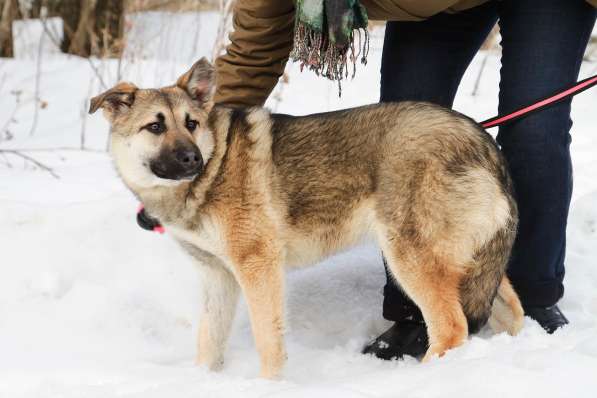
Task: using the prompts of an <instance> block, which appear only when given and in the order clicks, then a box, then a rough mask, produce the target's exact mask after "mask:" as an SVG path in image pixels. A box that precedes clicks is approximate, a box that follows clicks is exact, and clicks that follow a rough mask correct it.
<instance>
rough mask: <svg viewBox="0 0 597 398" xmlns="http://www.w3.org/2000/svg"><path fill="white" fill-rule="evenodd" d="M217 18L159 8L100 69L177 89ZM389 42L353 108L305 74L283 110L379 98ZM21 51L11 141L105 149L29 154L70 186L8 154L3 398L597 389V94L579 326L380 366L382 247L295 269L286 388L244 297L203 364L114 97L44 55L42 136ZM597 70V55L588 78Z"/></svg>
mask: <svg viewBox="0 0 597 398" xmlns="http://www.w3.org/2000/svg"><path fill="white" fill-rule="evenodd" d="M197 21H203V23H199V25H200V26H201V29H198V28H197V24H198V22H197ZM160 24H161V25H160ZM168 24H170V25H168ZM213 24H214V22H213V18H204V19H201V18H199V17H198V16H197V15H187V16H176V15H168V14H149V15H141V16H139V17H137V19H135V20H134V23H133V26H132V30H131V45H130V50H129V52H130V53H129V55H128V56H127V57H125V59H124V61H123V63H122V64H121V65H120V69H119V67H118V65H117V63H115V62H110V63H106V62H100V61H97V60H92V62H94V64H93V65H94V68H95V69H97V70H99V71H100V73H101V75H102V79H103V80H105V82H106V84H113V83H114V82H115V79H116V78H117V76H118V74H119V73H120V74H121V75H122V76H123V78H124V79H128V80H132V81H134V82H136V83H138V84H139V85H145V86H151V85H154V84H166V83H169V82H173V81H174V79H175V77H176V76H177V75H178V74H180V73H182V72H184V70H185V68H186V67H188V65H189V64H190V63H191V61H192V60H193V59H194V58H196V57H199V56H201V55H209V54H210V52H211V40H213V39H212V38H213V31H214V25H213ZM157 25H159V26H170V27H171V28H169V29H164V30H163V31H160V30H156V29H155V26H157ZM152 29H153V30H152ZM382 37H383V36H382V32H381V31H376V32H375V34H374V37H373V41H372V51H371V55H370V61H369V65H368V66H367V67H362V66H360V67H359V69H358V72H357V78H356V79H355V81H353V82H350V83H345V84H344V86H343V96H342V98H341V99H338V98H337V96H336V88H335V85H334V84H332V83H329V82H326V81H323V80H321V79H318V78H316V77H315V76H314V75H312V74H311V73H303V74H300V73H299V71H298V68H297V67H296V66H295V65H291V66H290V67H289V68H288V72H289V82H290V84H288V85H285V86H284V87H278V88H277V89H276V91H275V93H276V96H277V98H278V99H277V100H276V99H272V100H271V101H270V102H269V103H268V104H269V106H270V107H272V108H273V109H276V110H277V111H280V112H287V113H294V114H305V113H310V112H319V111H324V110H330V109H337V108H342V107H349V106H354V105H360V104H365V103H371V102H375V101H376V100H377V97H378V90H379V83H378V80H379V74H378V71H379V64H380V62H379V61H380V60H379V58H380V53H381V38H382ZM195 38H198V39H197V40H196V41H195ZM182 40H187V41H186V42H185V41H182ZM168 43H171V44H168ZM177 43H178V44H177ZM180 43H187V44H188V47H184V48H182V47H180ZM25 44H26V43H25ZM25 44H23V46H22V47H23V48H24V49H26V48H31V51H33V52H34V53H35V51H36V50H35V47H31V46H29V47H27V46H26V45H25ZM189 49H192V51H191V50H189ZM185 51H186V52H185ZM21 54H24V55H23V56H22V58H21V59H18V60H10V61H9V60H6V59H0V129H2V130H0V134H2V135H0V148H3V149H9V148H29V149H36V148H37V149H40V148H79V147H80V146H81V143H82V141H83V142H84V146H85V148H88V149H92V150H93V151H85V152H82V151H73V150H66V149H64V150H55V151H28V152H25V153H26V154H27V155H30V156H32V157H34V158H35V159H37V160H38V161H41V162H43V163H44V164H46V165H48V166H50V167H52V168H53V170H54V172H55V173H56V174H58V175H59V176H60V178H59V179H55V178H53V177H52V176H50V175H49V173H47V172H45V171H42V170H40V169H38V168H34V167H32V165H31V164H30V163H29V162H25V161H24V160H23V159H21V158H18V157H15V156H12V155H2V154H0V271H1V273H0V397H2V398H4V397H6V398H16V397H43V398H52V397H101V398H106V397H127V398H129V397H144V398H150V397H274V396H282V397H333V396H338V397H345V398H352V397H450V396H456V395H458V396H459V397H475V398H477V397H479V396H482V397H523V396H527V397H531V396H542V397H561V396H574V397H594V396H595V394H596V391H597V377H596V376H597V288H596V287H597V178H596V177H597V174H596V171H595V170H597V132H596V131H595V124H596V122H597V117H596V116H595V109H596V108H595V105H596V104H597V101H596V100H597V90H593V91H589V92H585V93H583V94H581V95H580V96H579V97H577V98H576V99H575V100H574V107H573V113H574V114H573V118H574V121H575V124H574V127H573V131H572V136H573V138H574V139H573V144H572V151H573V156H574V166H575V175H576V177H575V178H576V180H575V194H574V203H573V207H572V212H571V219H570V225H569V241H570V242H569V251H568V261H567V264H568V266H567V267H568V268H567V269H568V271H567V276H566V296H565V297H564V299H563V300H562V301H561V307H562V309H563V310H564V312H565V313H566V315H567V316H568V317H569V318H570V320H571V325H570V326H569V327H567V328H565V329H563V330H560V331H558V332H556V333H555V334H554V335H552V336H548V335H546V334H545V333H544V332H543V331H542V330H541V329H540V328H539V326H538V325H537V324H536V323H534V322H533V321H531V320H529V319H527V320H526V322H525V327H524V330H523V331H522V333H521V334H520V335H519V336H517V337H509V336H507V335H503V334H500V335H493V334H492V333H491V332H490V331H489V330H487V329H486V330H483V331H482V332H481V333H480V334H479V335H477V336H473V337H471V338H470V341H469V342H468V343H467V344H465V345H464V346H462V347H460V348H458V349H455V350H453V351H451V352H449V353H448V354H447V355H446V356H445V357H444V358H441V359H439V360H435V361H432V362H431V363H428V364H420V363H418V362H416V361H415V360H413V359H407V360H404V361H394V362H384V361H380V360H377V359H375V358H372V357H367V356H363V355H361V354H360V353H359V351H360V349H361V347H362V346H363V344H364V343H365V342H366V341H367V340H368V339H369V338H371V337H373V336H375V335H377V334H379V333H380V332H382V331H383V330H385V328H386V327H387V326H388V323H387V322H386V321H384V320H383V319H382V317H381V300H382V286H383V284H384V274H383V268H382V266H381V262H380V256H379V251H378V250H377V249H376V248H375V247H374V246H372V245H364V246H362V247H359V248H356V249H354V250H352V251H350V252H348V253H343V254H341V255H338V256H336V257H334V258H332V259H329V260H328V261H325V262H324V263H322V264H320V265H318V266H316V267H314V268H310V269H305V270H301V271H294V272H292V273H290V274H289V275H288V278H287V279H288V302H287V308H288V333H287V344H288V352H289V361H288V365H287V367H286V370H285V373H284V378H283V380H282V381H267V380H262V379H259V378H257V374H258V358H257V354H256V352H255V349H254V345H253V341H252V336H251V332H250V327H249V322H248V316H247V311H246V307H245V305H244V304H241V305H240V306H239V310H238V314H237V319H236V322H235V325H234V329H233V333H232V337H231V340H230V344H229V348H228V352H227V355H226V361H227V362H226V365H225V367H224V369H223V370H222V371H221V372H220V373H211V372H209V371H207V370H206V369H202V368H198V367H195V366H194V365H193V358H194V353H195V332H196V328H197V324H198V308H199V297H200V291H199V289H200V288H199V283H198V280H197V279H198V276H197V274H196V272H195V270H194V268H193V265H192V264H191V262H190V261H189V259H188V258H186V257H185V255H184V254H183V253H182V252H181V250H180V249H179V247H178V246H177V245H176V244H175V243H174V242H173V241H172V240H171V239H170V238H169V237H168V236H167V235H166V236H160V235H157V234H153V233H149V232H146V231H143V230H141V229H140V228H138V227H137V225H136V223H135V209H136V206H137V203H136V202H135V200H134V198H133V197H132V195H131V194H130V193H129V192H127V190H126V189H125V188H124V186H123V185H122V183H121V182H120V181H119V180H118V178H117V176H116V173H115V171H114V169H113V168H112V165H111V163H110V159H109V157H108V155H107V154H106V153H105V152H103V150H104V149H105V147H106V140H107V125H106V123H105V121H104V120H103V119H102V117H101V116H100V115H95V116H92V117H89V116H86V114H85V111H86V106H87V103H86V102H87V99H88V98H89V96H90V95H94V94H97V93H98V92H99V91H100V83H99V79H97V78H96V75H95V72H94V71H93V68H91V67H90V63H89V61H88V60H83V59H77V58H72V57H71V58H68V57H64V56H61V55H58V54H55V53H52V52H51V51H44V52H43V59H42V62H41V63H40V65H41V72H42V73H41V74H40V75H39V76H40V80H39V85H40V90H39V97H40V100H41V101H43V102H44V103H45V104H46V106H45V107H44V109H40V110H39V114H38V117H37V122H36V127H35V129H33V133H32V134H31V131H32V125H33V124H34V117H33V115H34V112H33V108H34V98H35V84H36V75H37V73H36V70H37V62H36V60H35V59H34V58H35V57H34V56H31V54H30V52H29V53H28V52H27V51H22V52H21ZM27 54H29V55H27ZM156 55H159V56H160V58H163V59H161V60H159V61H158V60H157V59H156ZM486 56H487V63H486V67H485V71H484V73H483V76H482V79H481V82H480V86H479V88H478V92H477V95H476V96H472V95H471V93H472V91H473V86H474V82H475V79H476V77H477V74H478V71H479V68H480V65H481V64H482V61H483V58H484V57H486ZM596 68H597V62H594V61H593V62H591V61H590V60H589V61H587V62H585V64H584V65H583V69H582V72H581V77H584V76H587V75H589V74H591V73H595V69H596ZM118 70H120V72H118ZM498 70H499V54H497V53H481V54H479V55H478V56H477V58H476V59H475V60H474V62H473V64H472V65H471V67H470V70H469V72H468V73H467V75H466V77H465V79H464V82H463V84H462V87H461V90H460V92H459V95H458V99H457V101H456V108H457V109H458V110H460V111H462V112H464V113H466V114H469V115H471V116H472V117H474V118H476V119H477V120H481V119H484V118H488V117H490V116H493V115H494V113H495V110H496V108H497V106H496V100H497V81H498ZM15 91H20V94H15ZM11 92H12V93H11ZM16 97H19V101H20V103H19V104H16V102H15V99H16ZM15 107H16V111H15ZM6 131H10V135H11V136H12V137H13V138H12V139H10V140H7V139H6ZM82 137H84V138H82Z"/></svg>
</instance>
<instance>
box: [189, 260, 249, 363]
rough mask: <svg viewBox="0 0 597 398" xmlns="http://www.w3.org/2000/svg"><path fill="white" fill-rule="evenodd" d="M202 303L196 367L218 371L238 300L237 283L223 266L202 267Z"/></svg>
mask: <svg viewBox="0 0 597 398" xmlns="http://www.w3.org/2000/svg"><path fill="white" fill-rule="evenodd" d="M201 273H202V275H201V277H202V285H203V303H202V309H201V318H200V320H199V336H198V337H199V338H198V350H197V364H199V365H206V366H207V367H208V368H209V369H211V370H219V369H220V368H221V367H222V365H223V363H224V351H225V349H226V342H227V340H228V336H229V335H230V328H231V326H232V321H233V319H234V313H235V310H236V303H237V301H238V292H239V289H238V283H237V282H236V279H235V278H234V276H233V275H232V273H230V272H229V271H228V270H227V269H226V268H225V266H224V264H223V263H220V262H215V261H210V262H209V263H208V264H203V265H202V266H201Z"/></svg>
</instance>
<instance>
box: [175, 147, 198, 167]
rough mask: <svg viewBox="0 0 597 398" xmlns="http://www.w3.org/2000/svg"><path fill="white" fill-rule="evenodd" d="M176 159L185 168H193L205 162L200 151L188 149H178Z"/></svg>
mask: <svg viewBox="0 0 597 398" xmlns="http://www.w3.org/2000/svg"><path fill="white" fill-rule="evenodd" d="M176 160H177V161H178V163H180V164H181V165H182V166H183V167H184V168H185V169H193V168H195V167H197V166H198V165H199V164H200V163H202V162H203V159H201V154H200V153H199V152H197V151H193V150H187V149H182V150H178V151H176Z"/></svg>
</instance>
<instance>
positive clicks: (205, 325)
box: [90, 59, 523, 378]
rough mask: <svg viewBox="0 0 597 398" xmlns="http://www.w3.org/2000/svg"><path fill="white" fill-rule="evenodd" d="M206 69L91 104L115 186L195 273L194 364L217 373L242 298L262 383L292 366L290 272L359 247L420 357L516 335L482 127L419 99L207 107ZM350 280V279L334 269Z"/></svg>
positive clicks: (496, 156)
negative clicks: (321, 109) (407, 306)
mask: <svg viewBox="0 0 597 398" xmlns="http://www.w3.org/2000/svg"><path fill="white" fill-rule="evenodd" d="M214 81H215V71H214V69H213V67H212V66H211V64H210V63H209V62H208V61H207V60H205V59H201V60H199V61H198V62H197V63H195V64H194V65H193V67H192V68H191V69H190V70H189V71H188V72H186V73H185V74H184V75H182V76H181V77H180V78H179V79H178V81H177V82H176V84H174V85H172V86H169V87H164V88H160V89H140V88H137V87H136V86H134V85H133V84H130V83H120V84H118V85H116V86H115V87H113V88H112V89H110V90H108V91H106V92H104V93H103V94H101V95H98V96H97V97H95V98H93V99H92V100H91V106H90V113H94V112H95V111H97V110H98V109H100V108H101V109H103V113H104V115H105V117H106V118H107V119H108V121H109V122H110V126H111V138H110V140H111V145H110V151H111V155H112V157H113V160H114V164H115V166H116V169H117V170H118V172H119V174H120V176H121V178H122V180H123V181H124V183H125V184H126V185H127V186H128V188H129V189H130V190H131V191H132V192H133V193H134V194H135V195H136V196H137V197H138V199H139V200H140V201H141V202H142V203H143V204H144V205H145V209H146V211H148V213H149V214H150V215H151V216H152V217H155V218H157V219H159V220H160V222H161V223H162V224H163V225H164V226H165V227H166V229H167V230H168V231H169V232H170V233H171V234H172V236H173V237H174V238H175V239H176V240H177V241H178V242H179V243H180V245H181V246H182V247H183V248H184V250H186V251H187V252H188V254H190V255H191V257H193V258H194V259H195V260H196V262H197V263H198V264H199V265H200V267H199V268H200V269H201V271H202V273H203V282H204V289H203V290H204V293H205V297H204V300H203V305H202V313H201V317H200V325H199V336H198V353H197V362H198V363H199V364H202V365H207V366H208V367H209V368H210V369H219V368H220V367H221V366H222V364H223V354H224V349H225V345H226V340H227V338H228V335H229V332H230V328H231V323H232V320H233V315H234V312H235V307H236V302H237V298H238V295H239V292H240V291H242V292H243V294H244V297H245V298H246V301H247V304H248V308H249V314H250V319H251V326H252V330H253V335H254V339H255V344H256V348H257V350H258V352H259V356H260V366H261V370H260V372H261V373H260V374H261V375H262V376H263V377H267V378H271V377H276V376H278V375H279V374H280V372H281V370H282V368H283V365H284V363H285V361H286V353H285V348H284V342H283V332H284V319H285V318H284V278H283V272H284V266H289V267H295V266H303V265H308V264H313V263H316V262H318V261H320V260H321V259H323V258H325V257H326V256H329V255H331V254H333V253H336V252H338V251H341V250H345V249H347V248H349V247H351V246H353V245H355V244H356V243H358V242H360V241H361V240H362V239H363V238H364V237H366V236H372V237H374V238H376V240H377V242H378V243H379V245H380V247H381V249H382V250H383V253H384V255H385V256H386V258H387V262H388V266H389V269H390V271H391V273H392V275H393V276H394V277H395V278H396V280H397V281H398V282H399V283H400V286H401V287H402V288H403V289H404V291H405V292H406V293H407V294H408V296H409V297H410V298H412V300H413V301H414V302H415V303H416V304H417V305H418V307H419V308H420V309H421V311H422V313H423V317H424V319H425V322H426V325H427V331H428V335H429V343H430V344H429V348H428V351H427V352H426V354H425V356H424V358H423V361H427V360H429V359H431V358H432V357H434V356H441V355H443V354H444V353H445V352H446V350H449V349H451V348H453V347H457V346H459V345H460V344H462V343H463V342H464V341H465V340H466V338H467V336H468V333H469V332H474V331H476V330H478V329H479V328H480V327H481V326H483V325H484V324H485V323H487V321H488V320H489V322H490V325H491V326H492V327H493V328H494V329H495V330H497V331H507V332H509V333H510V334H512V335H514V334H516V333H517V332H518V331H519V330H520V328H521V326H522V322H523V310H522V307H521V305H520V302H519V299H518V297H517V295H516V293H515V292H514V290H513V289H512V287H511V285H510V283H509V281H508V279H507V278H506V276H505V270H506V265H507V262H508V259H509V256H510V251H511V248H512V244H513V241H514V238H515V235H516V228H517V219H518V213H517V207H516V202H515V200H514V197H513V188H512V182H511V180H510V177H509V174H508V169H507V165H506V162H505V160H504V158H503V157H502V155H501V153H500V151H499V149H498V148H497V146H496V144H495V142H494V140H493V139H492V138H491V136H490V135H489V134H487V133H486V132H485V131H484V130H483V129H482V128H481V127H480V126H479V125H478V124H477V123H475V122H474V121H473V120H471V119H469V118H467V117H465V116H463V115H461V114H459V113H457V112H455V111H452V110H448V109H445V108H442V107H440V106H436V105H433V104H429V103H422V102H401V103H387V104H375V105H369V106H363V107H359V108H354V109H347V110H341V111H336V112H329V113H321V114H315V115H309V116H302V117H293V116H288V115H281V114H270V113H269V112H268V111H267V110H265V109H263V108H261V107H252V108H247V109H237V108H231V107H226V106H221V105H213V103H212V101H211V93H212V91H213V86H214ZM338 272H341V271H338Z"/></svg>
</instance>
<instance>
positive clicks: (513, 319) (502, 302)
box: [489, 276, 524, 336]
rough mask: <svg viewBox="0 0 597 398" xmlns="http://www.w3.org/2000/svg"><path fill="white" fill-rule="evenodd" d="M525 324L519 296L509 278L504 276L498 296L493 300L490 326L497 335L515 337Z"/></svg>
mask: <svg viewBox="0 0 597 398" xmlns="http://www.w3.org/2000/svg"><path fill="white" fill-rule="evenodd" d="M523 323H524V311H523V309H522V305H521V304H520V300H519V299H518V295H517V294H516V292H515V291H514V288H512V285H511V284H510V281H509V280H508V278H507V277H506V276H504V277H503V278H502V282H501V283H500V286H499V287H498V291H497V295H496V296H495V298H494V299H493V305H492V306H491V316H490V317H489V326H491V328H492V329H493V331H494V332H496V333H501V332H508V334H510V335H512V336H515V335H517V334H518V332H520V330H521V329H522V324H523Z"/></svg>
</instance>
